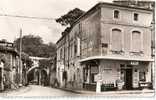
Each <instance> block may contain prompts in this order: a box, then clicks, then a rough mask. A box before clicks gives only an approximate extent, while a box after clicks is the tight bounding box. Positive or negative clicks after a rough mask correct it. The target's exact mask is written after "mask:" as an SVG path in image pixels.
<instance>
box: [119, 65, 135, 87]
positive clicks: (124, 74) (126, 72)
mask: <svg viewBox="0 0 156 100" xmlns="http://www.w3.org/2000/svg"><path fill="white" fill-rule="evenodd" d="M132 71H133V70H132V67H131V68H129V69H121V79H122V81H123V82H124V86H123V89H126V90H131V89H132V87H133V86H132V82H133V80H132Z"/></svg>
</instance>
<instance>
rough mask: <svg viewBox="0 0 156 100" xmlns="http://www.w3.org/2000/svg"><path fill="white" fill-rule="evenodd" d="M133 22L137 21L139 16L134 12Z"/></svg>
mask: <svg viewBox="0 0 156 100" xmlns="http://www.w3.org/2000/svg"><path fill="white" fill-rule="evenodd" d="M135 15H136V16H135ZM133 20H134V21H139V14H138V13H136V12H134V13H133Z"/></svg>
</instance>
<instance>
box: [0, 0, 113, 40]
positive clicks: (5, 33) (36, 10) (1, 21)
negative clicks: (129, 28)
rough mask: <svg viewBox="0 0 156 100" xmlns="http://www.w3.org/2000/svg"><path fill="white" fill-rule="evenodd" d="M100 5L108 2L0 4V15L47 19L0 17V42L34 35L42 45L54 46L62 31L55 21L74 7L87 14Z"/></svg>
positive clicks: (22, 0) (20, 0) (11, 0)
mask: <svg viewBox="0 0 156 100" xmlns="http://www.w3.org/2000/svg"><path fill="white" fill-rule="evenodd" d="M100 1H104V2H112V0H0V14H9V15H20V16H34V17H44V18H51V20H43V19H28V18H15V17H6V16H0V39H6V40H7V41H9V42H13V41H14V40H15V39H16V38H18V37H19V35H20V33H19V32H20V28H21V29H22V35H28V34H32V35H38V36H40V37H42V39H43V41H44V43H49V42H53V43H56V42H57V40H58V39H59V38H60V37H61V32H62V31H63V30H64V27H62V26H61V25H60V24H58V23H56V22H55V20H54V19H55V18H58V17H60V16H61V15H64V14H66V13H67V12H68V11H69V10H72V9H74V8H76V7H78V8H80V9H82V10H84V11H87V10H89V9H90V8H91V7H93V6H94V5H95V4H97V3H98V2H100Z"/></svg>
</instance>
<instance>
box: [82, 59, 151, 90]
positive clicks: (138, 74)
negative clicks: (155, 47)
mask: <svg viewBox="0 0 156 100" xmlns="http://www.w3.org/2000/svg"><path fill="white" fill-rule="evenodd" d="M82 66H83V88H84V89H87V90H93V91H95V90H96V85H97V84H96V83H97V82H98V81H100V82H101V91H105V90H133V89H143V88H150V87H151V63H150V62H149V61H134V60H133V61H130V60H106V59H96V60H95V59H94V60H89V61H85V62H83V63H82ZM97 76H100V78H98V79H97Z"/></svg>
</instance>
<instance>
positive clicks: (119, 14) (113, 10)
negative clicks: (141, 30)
mask: <svg viewBox="0 0 156 100" xmlns="http://www.w3.org/2000/svg"><path fill="white" fill-rule="evenodd" d="M116 11H117V12H118V17H117V18H116V17H115V12H116ZM120 17H121V16H120V10H118V9H115V10H113V19H114V20H119V19H120Z"/></svg>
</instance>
